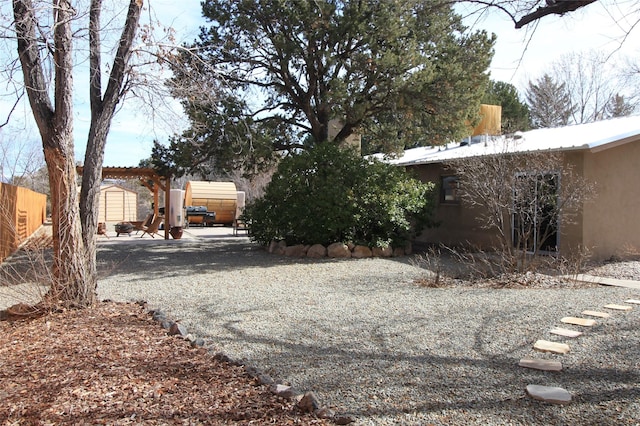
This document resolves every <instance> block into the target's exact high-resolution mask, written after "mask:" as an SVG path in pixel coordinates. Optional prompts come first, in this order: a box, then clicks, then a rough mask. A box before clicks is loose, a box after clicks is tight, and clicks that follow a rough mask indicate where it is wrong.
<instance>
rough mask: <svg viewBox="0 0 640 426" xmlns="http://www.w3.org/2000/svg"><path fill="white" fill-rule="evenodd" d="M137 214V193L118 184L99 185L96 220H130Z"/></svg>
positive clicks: (135, 218) (134, 218)
mask: <svg viewBox="0 0 640 426" xmlns="http://www.w3.org/2000/svg"><path fill="white" fill-rule="evenodd" d="M137 216H138V194H137V193H136V192H134V191H131V190H129V189H126V188H123V187H122V186H120V185H115V184H111V185H103V186H101V187H100V210H99V213H98V222H104V223H106V222H130V221H136V220H137Z"/></svg>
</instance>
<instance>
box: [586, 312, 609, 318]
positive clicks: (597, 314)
mask: <svg viewBox="0 0 640 426" xmlns="http://www.w3.org/2000/svg"><path fill="white" fill-rule="evenodd" d="M582 315H589V316H591V317H598V318H609V317H610V316H611V314H608V313H606V312H598V311H582Z"/></svg>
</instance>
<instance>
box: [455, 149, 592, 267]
mask: <svg viewBox="0 0 640 426" xmlns="http://www.w3.org/2000/svg"><path fill="white" fill-rule="evenodd" d="M505 152H507V150H505ZM447 166H448V167H449V168H450V169H451V170H453V171H454V172H455V173H456V174H457V175H458V179H459V185H460V188H461V191H462V199H463V202H464V203H466V204H468V205H469V206H473V207H477V208H478V215H477V220H478V222H479V223H480V225H481V226H482V228H484V229H488V230H491V231H494V232H496V234H497V235H498V237H499V238H498V240H499V246H498V247H497V249H498V250H499V251H500V252H501V253H502V254H503V256H504V260H505V266H506V267H508V268H512V269H514V270H515V269H520V270H524V269H526V268H527V267H528V265H529V262H528V258H529V257H528V254H532V255H533V257H535V256H536V255H537V254H538V253H539V252H540V251H541V250H556V249H557V248H556V247H555V241H553V240H551V238H550V237H551V236H552V234H554V233H555V232H557V230H558V220H559V219H560V218H561V219H562V223H563V224H564V225H566V224H569V223H572V222H573V221H574V220H575V218H576V215H577V213H578V211H579V210H578V209H579V207H580V206H582V204H583V203H584V202H585V201H586V199H587V198H588V196H590V194H592V193H593V192H594V184H593V183H590V182H588V181H586V180H585V179H584V178H583V177H582V176H580V175H579V174H578V173H577V172H576V171H575V169H574V167H573V166H572V165H571V164H568V163H567V162H565V160H564V156H563V155H562V154H560V153H553V152H534V153H522V154H511V153H503V154H496V155H490V156H483V157H472V158H464V159H458V160H455V161H452V162H450V163H449V164H448V165H447Z"/></svg>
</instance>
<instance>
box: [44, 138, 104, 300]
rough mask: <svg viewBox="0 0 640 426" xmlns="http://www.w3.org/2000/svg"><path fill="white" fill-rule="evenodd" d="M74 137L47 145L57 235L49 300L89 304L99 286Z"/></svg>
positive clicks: (54, 241)
mask: <svg viewBox="0 0 640 426" xmlns="http://www.w3.org/2000/svg"><path fill="white" fill-rule="evenodd" d="M71 138H72V136H71V134H64V135H62V136H61V138H60V139H59V140H56V141H48V143H46V144H45V147H44V156H45V160H46V162H47V169H48V171H49V185H50V186H51V212H52V215H51V219H52V227H53V235H54V238H53V252H54V259H53V262H54V263H53V274H52V282H51V288H50V290H49V293H48V294H47V296H46V299H45V303H47V304H49V305H52V306H64V307H87V306H90V305H92V304H93V303H95V301H96V287H95V285H93V284H92V282H91V280H90V279H89V276H88V271H87V264H86V258H85V256H84V252H85V251H84V247H83V244H82V231H81V227H80V215H79V203H78V192H77V189H76V187H77V186H76V169H75V164H74V161H73V158H74V157H73V142H72V139H71ZM69 151H70V152H69Z"/></svg>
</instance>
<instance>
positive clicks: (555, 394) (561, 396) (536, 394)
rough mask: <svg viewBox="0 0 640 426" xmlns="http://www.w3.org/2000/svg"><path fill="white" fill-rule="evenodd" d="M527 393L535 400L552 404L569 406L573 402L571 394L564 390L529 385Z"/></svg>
mask: <svg viewBox="0 0 640 426" xmlns="http://www.w3.org/2000/svg"><path fill="white" fill-rule="evenodd" d="M527 393H528V394H529V396H530V397H531V398H533V399H537V400H539V401H544V402H549V403H551V404H568V403H569V402H571V394H570V393H569V392H567V391H566V390H565V389H562V388H556V387H552V386H540V385H527Z"/></svg>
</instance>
